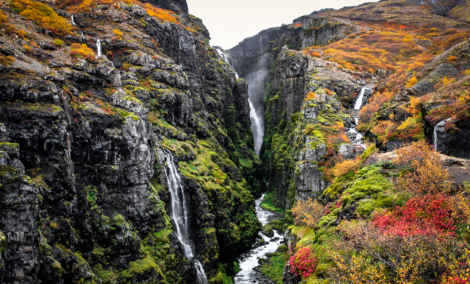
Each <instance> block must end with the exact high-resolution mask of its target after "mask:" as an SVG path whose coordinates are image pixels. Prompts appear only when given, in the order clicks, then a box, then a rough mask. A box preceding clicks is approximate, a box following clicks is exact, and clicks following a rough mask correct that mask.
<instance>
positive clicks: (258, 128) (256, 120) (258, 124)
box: [215, 48, 264, 156]
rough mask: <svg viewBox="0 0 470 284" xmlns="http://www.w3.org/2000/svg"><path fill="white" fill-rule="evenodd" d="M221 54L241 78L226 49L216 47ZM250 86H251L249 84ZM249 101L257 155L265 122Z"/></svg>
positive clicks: (261, 142)
mask: <svg viewBox="0 0 470 284" xmlns="http://www.w3.org/2000/svg"><path fill="white" fill-rule="evenodd" d="M215 50H217V52H218V53H219V55H220V56H221V57H222V58H223V59H224V60H225V62H227V63H228V64H229V65H230V67H231V68H232V70H233V71H234V72H235V76H236V77H237V79H238V78H239V76H238V73H237V71H235V68H233V64H232V63H233V60H232V57H231V56H230V54H228V53H226V52H225V51H224V50H222V49H219V48H215ZM248 88H250V86H248ZM248 102H249V104H250V120H251V131H252V132H253V134H254V135H255V137H254V139H255V152H256V155H258V156H259V152H260V150H261V145H262V144H263V137H264V128H263V122H262V119H261V117H260V116H259V114H258V112H257V110H256V108H255V107H254V106H253V104H252V103H251V101H250V99H248Z"/></svg>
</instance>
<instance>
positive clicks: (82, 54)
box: [70, 43, 96, 61]
mask: <svg viewBox="0 0 470 284" xmlns="http://www.w3.org/2000/svg"><path fill="white" fill-rule="evenodd" d="M70 55H71V56H72V57H73V58H84V59H86V60H91V61H93V60H95V57H96V53H95V52H94V51H93V49H91V48H89V47H88V46H87V45H86V44H79V43H73V44H72V46H71V52H70Z"/></svg>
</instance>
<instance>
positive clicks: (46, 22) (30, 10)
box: [11, 0, 73, 34]
mask: <svg viewBox="0 0 470 284" xmlns="http://www.w3.org/2000/svg"><path fill="white" fill-rule="evenodd" d="M11 3H12V4H11V5H12V9H14V10H15V11H17V12H19V14H20V15H21V16H23V17H25V18H27V19H29V20H32V21H35V22H36V23H37V24H38V25H40V26H42V27H43V28H45V29H47V30H49V31H51V32H54V33H58V34H69V33H71V32H72V29H73V27H72V25H70V24H69V23H68V22H67V21H66V20H65V19H64V18H62V17H61V16H59V15H57V13H56V12H55V11H54V10H52V8H51V7H49V6H47V5H46V4H44V3H41V2H36V1H31V0H14V1H13V2H11Z"/></svg>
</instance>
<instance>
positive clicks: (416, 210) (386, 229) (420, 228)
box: [373, 194, 462, 236]
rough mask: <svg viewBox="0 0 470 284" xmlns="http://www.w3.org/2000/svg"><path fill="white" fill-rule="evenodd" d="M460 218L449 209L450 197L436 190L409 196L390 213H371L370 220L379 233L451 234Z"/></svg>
mask: <svg viewBox="0 0 470 284" xmlns="http://www.w3.org/2000/svg"><path fill="white" fill-rule="evenodd" d="M455 217H457V218H455ZM460 219H462V218H461V217H460V216H458V215H456V214H454V212H453V210H452V207H451V204H450V198H449V197H448V196H446V195H443V194H437V195H426V196H423V197H418V198H412V199H410V200H409V201H408V202H407V203H406V204H405V205H404V206H401V207H397V208H396V209H395V210H394V211H393V212H391V213H385V214H382V215H378V216H375V218H374V221H373V224H374V226H375V227H377V228H378V229H379V230H380V231H381V233H382V234H392V235H395V236H409V235H435V234H439V235H441V236H447V235H454V234H455V232H456V230H457V224H459V223H460Z"/></svg>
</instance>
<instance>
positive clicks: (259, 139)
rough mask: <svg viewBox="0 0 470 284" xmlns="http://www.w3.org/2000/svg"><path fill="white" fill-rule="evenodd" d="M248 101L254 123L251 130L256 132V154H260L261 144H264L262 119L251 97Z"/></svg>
mask: <svg viewBox="0 0 470 284" xmlns="http://www.w3.org/2000/svg"><path fill="white" fill-rule="evenodd" d="M248 102H249V103H250V118H251V123H252V124H251V130H252V131H253V133H256V137H255V152H256V155H258V156H259V151H260V150H261V145H262V144H263V134H264V131H263V129H262V124H261V121H260V119H259V117H258V115H257V114H256V110H255V107H254V106H253V104H252V103H251V100H250V99H248ZM253 128H254V129H253Z"/></svg>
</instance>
